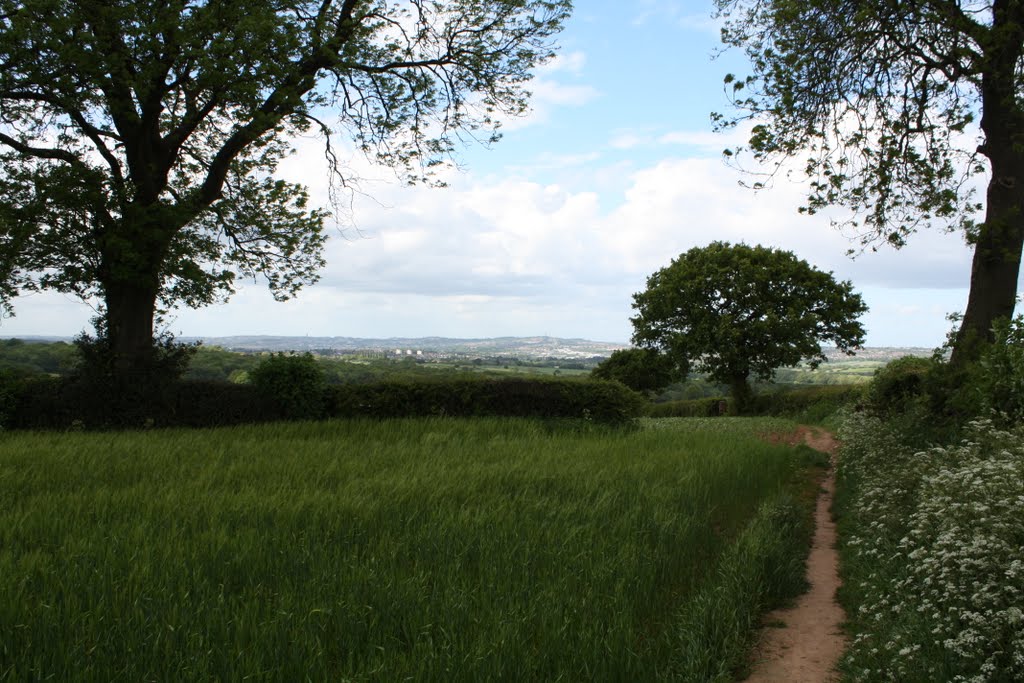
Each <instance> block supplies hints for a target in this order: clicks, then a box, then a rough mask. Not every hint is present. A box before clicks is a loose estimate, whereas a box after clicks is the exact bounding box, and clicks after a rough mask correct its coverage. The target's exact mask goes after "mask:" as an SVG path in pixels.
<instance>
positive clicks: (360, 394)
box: [327, 377, 643, 422]
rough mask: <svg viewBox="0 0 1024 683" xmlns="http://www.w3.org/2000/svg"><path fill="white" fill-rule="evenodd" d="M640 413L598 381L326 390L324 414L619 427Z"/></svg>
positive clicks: (636, 402)
mask: <svg viewBox="0 0 1024 683" xmlns="http://www.w3.org/2000/svg"><path fill="white" fill-rule="evenodd" d="M642 408H643V398H642V397H641V396H640V395H639V394H637V393H636V392H634V391H631V390H630V389H627V388H626V387H625V386H623V385H622V384H619V383H618V382H609V381H603V380H572V379H566V380H563V379H523V378H510V379H490V378H472V377H467V378H458V379H447V380H439V381H418V382H410V381H386V382H378V383H376V384H364V385H338V386H330V387H328V388H327V411H328V414H330V415H334V416H339V417H361V416H367V417H413V416H416V417H419V416H429V415H450V416H460V417H469V416H485V415H486V416H509V417H570V418H589V419H592V420H596V421H599V422H622V421H625V420H628V419H630V418H632V417H634V416H636V415H638V414H640V412H641V411H642Z"/></svg>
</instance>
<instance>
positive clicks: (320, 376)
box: [249, 353, 325, 420]
mask: <svg viewBox="0 0 1024 683" xmlns="http://www.w3.org/2000/svg"><path fill="white" fill-rule="evenodd" d="M249 380H250V381H251V382H252V385H253V386H254V387H255V388H256V391H257V392H258V393H259V394H260V396H261V397H263V398H264V399H265V400H267V401H269V402H270V403H272V404H273V405H274V406H276V408H277V412H278V414H280V415H282V416H283V417H285V418H287V419H299V420H302V419H308V420H315V419H317V418H319V417H321V416H322V415H323V412H324V387H325V384H324V372H323V370H322V369H321V367H320V364H319V363H318V362H317V361H316V359H315V358H313V356H312V354H309V353H304V354H302V355H301V356H289V355H285V354H283V353H276V354H272V355H270V356H268V357H267V358H265V359H263V360H262V361H260V364H259V365H257V366H256V367H255V368H253V370H252V372H250V373H249Z"/></svg>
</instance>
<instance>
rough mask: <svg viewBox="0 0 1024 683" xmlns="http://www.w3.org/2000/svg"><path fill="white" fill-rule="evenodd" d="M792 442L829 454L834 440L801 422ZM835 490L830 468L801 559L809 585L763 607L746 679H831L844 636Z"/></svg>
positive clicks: (771, 682)
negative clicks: (779, 604) (793, 600)
mask: <svg viewBox="0 0 1024 683" xmlns="http://www.w3.org/2000/svg"><path fill="white" fill-rule="evenodd" d="M797 437H798V438H797V439H796V440H797V442H799V441H801V440H802V441H803V442H804V443H806V444H807V445H808V446H810V447H811V448H814V449H817V450H819V451H823V452H826V453H829V454H831V455H832V456H833V458H834V457H835V453H836V442H835V440H834V439H833V438H832V435H831V434H829V433H828V432H826V431H825V430H821V429H811V428H807V427H801V428H800V430H799V431H798V432H797ZM834 490H835V477H834V474H833V471H832V470H830V471H829V474H828V476H827V478H826V479H825V481H824V482H822V492H821V494H820V495H819V496H818V504H817V507H816V509H815V513H814V519H815V531H814V543H813V545H812V546H811V554H810V556H809V557H808V559H807V580H808V581H809V582H810V584H811V587H810V590H809V591H808V592H807V593H805V594H804V595H802V596H801V597H800V598H799V601H798V602H797V604H796V605H795V606H794V607H791V608H789V609H781V610H776V611H774V612H771V613H769V614H768V615H767V616H766V617H765V620H764V623H765V624H766V625H767V626H766V628H764V629H763V631H762V632H761V636H760V640H759V642H758V645H757V648H756V649H755V651H754V657H753V661H752V663H751V668H752V673H751V675H750V677H749V678H747V679H746V681H747V683H824V682H826V681H836V680H838V676H837V675H836V673H835V666H836V663H837V662H838V661H839V657H840V655H841V654H842V652H843V647H844V646H845V644H846V643H845V638H844V636H843V633H842V630H841V628H840V624H841V623H842V622H843V620H844V618H845V615H844V613H843V609H842V607H840V606H839V603H837V602H836V599H835V595H836V589H837V588H839V557H838V554H837V553H836V549H835V545H836V528H835V524H834V523H833V522H832V515H831V514H830V513H829V508H830V507H831V505H832V496H833V492H834Z"/></svg>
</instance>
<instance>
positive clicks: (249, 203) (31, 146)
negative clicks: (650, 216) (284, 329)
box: [0, 0, 570, 376]
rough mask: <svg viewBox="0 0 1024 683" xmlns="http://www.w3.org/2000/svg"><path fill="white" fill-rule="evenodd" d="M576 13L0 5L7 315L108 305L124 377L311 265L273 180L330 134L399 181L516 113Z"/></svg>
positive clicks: (530, 6) (310, 277)
mask: <svg viewBox="0 0 1024 683" xmlns="http://www.w3.org/2000/svg"><path fill="white" fill-rule="evenodd" d="M569 10H570V0H445V1H440V0H316V1H311V2H307V1H304V0H256V1H254V0H78V1H73V0H72V1H67V0H22V1H13V0H0V306H2V307H3V308H4V309H6V312H7V313H8V314H9V313H11V311H12V308H11V306H12V299H13V298H14V297H15V296H17V295H18V294H19V293H21V292H25V291H33V290H41V289H51V290H56V291H59V292H66V293H73V294H76V295H78V296H81V297H83V298H86V299H88V298H93V297H98V298H99V299H101V300H102V302H103V319H102V324H103V326H104V332H105V334H107V335H108V336H109V344H110V348H111V349H112V353H113V357H114V365H115V367H116V368H117V372H119V373H122V374H125V375H126V376H129V375H130V373H132V372H133V370H134V369H136V368H138V367H140V364H141V363H142V359H143V358H145V356H146V354H147V353H149V352H150V349H151V348H152V346H153V326H154V315H155V313H156V312H157V311H159V310H161V308H165V307H170V306H173V305H187V306H201V305H204V304H208V303H211V302H213V301H217V300H221V299H223V298H225V297H226V296H228V295H229V294H230V293H231V292H232V290H233V286H234V283H235V280H236V278H238V277H239V276H244V277H255V276H257V275H262V276H265V277H266V279H267V281H268V282H269V285H270V287H271V289H272V290H273V292H274V293H275V296H277V297H279V298H287V297H289V296H291V295H293V294H295V292H296V291H297V290H298V289H299V288H300V287H301V286H302V285H304V284H308V283H311V282H314V281H315V280H316V278H317V271H318V269H319V268H320V267H321V266H322V264H323V260H322V247H323V244H324V239H325V235H324V219H325V216H326V215H327V214H326V212H325V211H324V210H322V209H321V208H316V207H311V206H309V204H308V196H307V192H306V189H305V188H304V187H302V186H300V185H296V184H292V183H289V182H285V181H283V180H280V179H278V178H276V177H275V170H276V169H277V167H278V164H279V162H280V161H281V160H282V158H283V157H284V156H286V155H287V154H288V153H289V152H290V151H291V150H292V145H291V140H294V139H295V138H294V136H296V135H298V134H302V133H308V132H313V133H317V134H322V135H323V136H324V151H325V156H326V159H325V162H324V163H325V164H326V166H325V170H324V172H325V173H330V174H331V175H332V178H333V181H334V186H335V187H336V188H337V187H339V186H340V185H339V184H344V183H346V182H348V181H349V180H351V179H350V178H347V177H346V176H345V175H344V174H343V171H342V169H341V166H340V165H339V163H338V161H337V158H336V157H335V156H334V153H335V150H336V149H337V144H335V145H334V146H332V145H331V143H330V140H331V136H332V135H336V134H338V133H339V132H340V133H341V134H343V135H344V136H346V138H347V139H348V140H351V141H354V142H355V144H356V146H357V147H359V148H361V149H362V151H364V152H365V153H366V154H368V155H369V156H370V157H371V158H374V159H376V160H377V161H379V162H382V163H384V164H387V165H390V166H392V167H395V168H396V169H398V171H399V173H400V175H402V176H403V177H404V178H406V179H408V180H413V181H415V180H419V179H422V178H423V177H425V176H429V174H430V169H431V168H432V167H434V166H435V165H437V164H439V163H442V162H443V161H444V160H445V159H446V157H447V156H448V155H449V154H450V152H451V151H452V150H453V148H454V146H455V144H456V143H457V142H458V141H459V139H460V138H461V137H464V136H470V137H473V138H475V139H478V140H479V139H483V140H491V139H494V138H495V137H496V135H495V133H496V129H497V126H498V125H499V119H500V118H502V117H504V116H514V115H518V114H521V113H523V112H524V111H525V108H526V104H527V97H528V92H527V91H526V90H525V84H526V82H527V81H528V80H529V78H530V75H531V69H532V68H533V67H535V66H536V65H538V64H539V63H542V62H543V61H544V60H546V59H548V58H550V57H551V56H552V54H553V52H552V50H553V47H552V43H551V38H552V36H553V35H554V34H555V33H556V32H557V31H558V30H559V29H560V27H561V24H562V22H563V20H564V19H565V18H566V17H567V14H568V12H569Z"/></svg>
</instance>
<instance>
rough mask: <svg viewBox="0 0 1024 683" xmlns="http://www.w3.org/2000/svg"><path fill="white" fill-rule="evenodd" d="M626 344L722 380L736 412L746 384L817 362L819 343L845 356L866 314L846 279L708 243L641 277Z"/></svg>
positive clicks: (771, 255) (747, 393)
mask: <svg viewBox="0 0 1024 683" xmlns="http://www.w3.org/2000/svg"><path fill="white" fill-rule="evenodd" d="M633 308H634V309H636V311H637V315H636V316H635V317H633V318H631V321H632V323H633V343H634V344H636V345H637V346H641V347H645V348H650V349H657V350H659V351H661V352H662V353H665V354H666V355H668V356H669V357H671V358H672V359H673V361H675V363H676V365H677V366H678V367H680V368H683V369H685V371H687V372H688V371H690V370H696V371H698V372H705V373H708V375H709V376H710V378H711V379H712V380H713V381H716V382H721V383H723V384H728V385H729V386H730V387H731V390H732V397H733V400H734V402H735V403H736V406H737V410H738V411H739V412H741V413H742V412H745V410H746V408H747V407H748V405H749V402H750V398H751V389H750V383H749V378H750V377H751V376H754V377H756V378H758V379H761V380H771V379H772V377H773V376H774V374H775V370H776V369H777V368H780V367H784V366H790V365H796V364H797V363H800V362H801V361H808V362H809V363H810V365H811V367H817V366H818V364H819V363H821V362H822V361H824V360H825V356H824V354H823V353H822V350H821V342H823V341H827V342H831V343H833V344H834V345H835V346H836V347H837V348H838V349H840V350H841V351H844V352H846V353H848V354H852V352H853V349H856V348H857V347H859V346H860V345H861V344H863V343H864V328H863V327H862V326H861V324H860V322H858V320H857V318H858V317H859V316H860V315H861V314H862V313H864V312H865V311H866V310H867V306H865V305H864V302H863V301H862V300H861V297H860V295H859V294H856V293H855V292H854V291H853V287H852V285H851V284H850V283H849V282H836V280H835V279H834V278H833V277H832V274H831V273H824V272H822V271H820V270H818V269H816V268H814V267H812V266H811V265H809V264H808V263H807V262H806V261H803V260H801V259H798V258H797V257H796V256H795V255H793V253H792V252H788V251H780V250H777V249H769V248H767V247H761V246H755V247H751V246H748V245H746V244H736V245H731V244H729V243H727V242H712V243H711V244H709V245H708V246H706V247H695V248H693V249H691V250H689V251H687V252H686V253H684V254H680V255H679V256H678V257H677V258H675V259H673V261H672V263H671V264H669V265H668V266H667V267H665V268H662V269H661V270H659V271H658V272H656V273H654V274H653V275H651V276H650V277H649V278H647V289H646V290H644V291H643V292H640V293H639V294H635V295H633Z"/></svg>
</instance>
